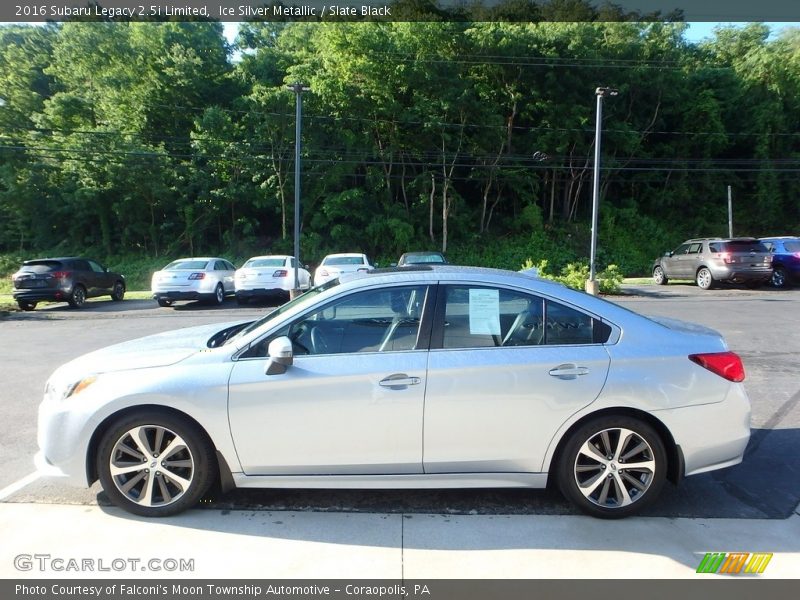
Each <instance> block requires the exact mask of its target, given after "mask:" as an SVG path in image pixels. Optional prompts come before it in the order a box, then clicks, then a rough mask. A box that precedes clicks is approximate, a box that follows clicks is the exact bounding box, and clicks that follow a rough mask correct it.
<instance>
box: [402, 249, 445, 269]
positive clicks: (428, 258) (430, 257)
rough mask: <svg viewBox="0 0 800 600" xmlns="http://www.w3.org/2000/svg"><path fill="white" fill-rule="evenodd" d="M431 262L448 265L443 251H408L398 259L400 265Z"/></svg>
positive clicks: (428, 263) (427, 263)
mask: <svg viewBox="0 0 800 600" xmlns="http://www.w3.org/2000/svg"><path fill="white" fill-rule="evenodd" d="M430 264H437V265H446V264H447V259H446V258H445V257H444V254H442V253H441V252H406V253H405V254H403V255H402V256H401V257H400V260H398V261H397V266H398V267H405V266H407V265H430Z"/></svg>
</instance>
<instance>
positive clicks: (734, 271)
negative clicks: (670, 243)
mask: <svg viewBox="0 0 800 600" xmlns="http://www.w3.org/2000/svg"><path fill="white" fill-rule="evenodd" d="M771 277H772V256H771V255H770V253H769V250H768V249H767V247H766V246H764V244H762V243H761V242H760V241H758V240H757V239H755V238H701V239H695V240H688V241H686V242H684V243H683V244H681V245H680V246H678V247H677V248H676V249H675V250H673V251H672V252H667V253H666V254H664V256H662V257H661V258H658V259H656V261H655V263H653V281H655V282H656V283H657V284H658V285H666V284H667V283H668V282H669V280H670V279H694V280H695V281H696V282H697V285H698V286H699V287H700V288H701V289H704V290H709V289H711V288H712V287H714V284H715V283H717V282H722V281H724V282H731V283H744V284H745V285H747V286H748V287H752V288H756V287H759V286H760V285H763V284H765V283H767V282H768V281H769V280H770V278H771Z"/></svg>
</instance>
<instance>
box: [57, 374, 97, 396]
mask: <svg viewBox="0 0 800 600" xmlns="http://www.w3.org/2000/svg"><path fill="white" fill-rule="evenodd" d="M95 381H97V375H89V377H84V378H83V379H81V380H80V381H76V382H75V383H73V384H72V385H70V386H69V387H67V389H66V391H65V392H64V396H63V399H64V400H66V399H67V398H69V397H71V396H75V395H77V394H80V393H81V392H82V391H83V390H85V389H86V388H88V387H89V386H90V385H92V384H93V383H94V382H95Z"/></svg>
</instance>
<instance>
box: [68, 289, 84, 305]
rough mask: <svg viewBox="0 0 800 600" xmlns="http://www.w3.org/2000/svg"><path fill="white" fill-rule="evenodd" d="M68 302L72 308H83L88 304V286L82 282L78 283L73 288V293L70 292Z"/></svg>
mask: <svg viewBox="0 0 800 600" xmlns="http://www.w3.org/2000/svg"><path fill="white" fill-rule="evenodd" d="M68 302H69V305H70V306H71V307H72V308H82V307H83V305H84V304H86V288H85V287H83V286H82V285H81V284H80V283H79V284H78V285H76V286H75V287H74V288H73V290H72V294H70V297H69V300H68Z"/></svg>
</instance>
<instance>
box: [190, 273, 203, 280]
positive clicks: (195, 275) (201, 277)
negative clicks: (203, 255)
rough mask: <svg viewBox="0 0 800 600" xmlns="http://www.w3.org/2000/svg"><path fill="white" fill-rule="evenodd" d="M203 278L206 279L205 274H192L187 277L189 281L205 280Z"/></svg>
mask: <svg viewBox="0 0 800 600" xmlns="http://www.w3.org/2000/svg"><path fill="white" fill-rule="evenodd" d="M205 277H206V274H205V273H192V274H191V275H189V280H195V279H205Z"/></svg>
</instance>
